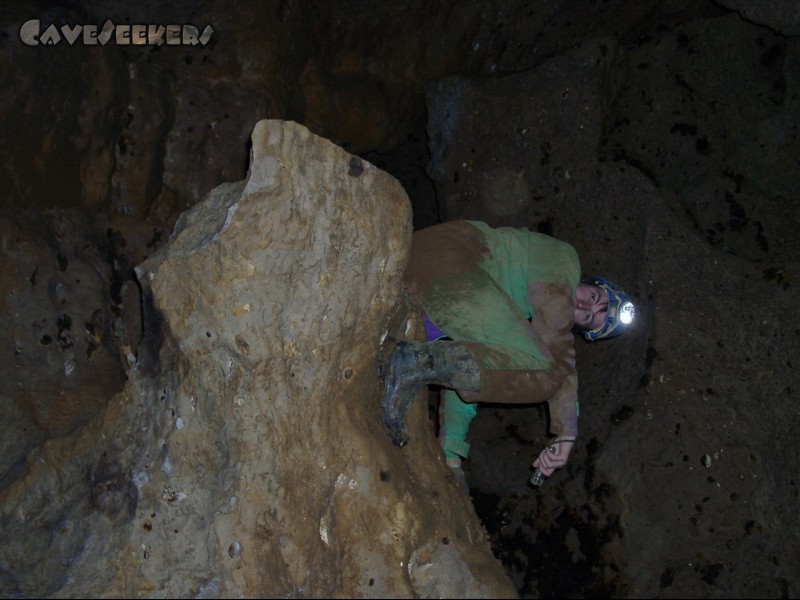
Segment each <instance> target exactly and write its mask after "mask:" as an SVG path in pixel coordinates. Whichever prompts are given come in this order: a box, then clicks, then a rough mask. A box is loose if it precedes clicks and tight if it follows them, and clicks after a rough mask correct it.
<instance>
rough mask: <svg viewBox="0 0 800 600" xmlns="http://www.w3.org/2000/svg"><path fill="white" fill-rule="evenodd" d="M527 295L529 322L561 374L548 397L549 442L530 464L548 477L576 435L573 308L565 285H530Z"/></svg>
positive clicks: (566, 454) (562, 460)
mask: <svg viewBox="0 0 800 600" xmlns="http://www.w3.org/2000/svg"><path fill="white" fill-rule="evenodd" d="M528 298H529V301H530V302H531V305H532V306H533V307H534V309H535V315H534V318H533V321H532V323H531V324H532V325H533V326H534V328H535V329H536V332H537V334H538V335H539V337H540V338H541V339H542V341H543V342H544V343H545V344H546V345H547V348H548V349H549V351H550V354H551V355H552V358H553V363H554V367H555V368H556V369H557V370H558V371H559V373H560V374H561V379H560V381H559V384H558V386H557V387H556V389H555V392H554V393H552V394H551V395H550V396H549V397H548V398H547V403H548V405H549V409H550V431H551V432H552V433H554V434H556V437H555V438H554V439H553V440H551V441H550V443H549V444H548V445H547V447H545V448H544V449H543V450H542V451H541V452H540V453H539V456H538V457H537V458H536V460H534V462H533V466H534V467H535V468H538V469H539V470H540V471H541V472H542V474H543V475H545V476H549V475H551V474H552V473H553V471H554V470H556V469H558V468H561V467H563V466H564V465H565V464H566V463H567V460H568V459H569V455H570V452H571V451H572V447H573V445H574V442H575V439H576V438H577V436H578V408H577V406H578V404H577V403H578V374H577V371H576V370H575V345H574V342H575V338H574V335H573V333H572V327H573V324H574V308H573V304H572V294H571V290H570V288H569V286H567V285H566V284H554V283H553V284H545V283H536V284H531V285H530V286H529V289H528Z"/></svg>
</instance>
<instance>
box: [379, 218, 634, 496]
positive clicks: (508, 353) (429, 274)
mask: <svg viewBox="0 0 800 600" xmlns="http://www.w3.org/2000/svg"><path fill="white" fill-rule="evenodd" d="M405 285H406V289H407V292H408V296H409V299H410V300H411V302H412V303H413V304H414V306H415V307H416V308H417V309H419V311H420V312H421V313H422V315H423V318H424V323H425V329H426V338H427V339H426V341H423V342H420V341H413V340H398V341H397V342H396V344H395V345H394V347H393V348H392V350H391V351H390V352H389V353H388V354H387V356H386V357H385V359H384V360H383V361H382V364H381V376H382V379H383V381H382V397H381V409H382V412H383V422H384V426H385V428H386V431H387V433H388V435H389V437H390V438H391V440H392V442H393V443H394V444H395V445H397V446H404V445H405V444H406V443H407V441H408V432H407V431H406V427H405V415H406V412H407V410H408V407H409V405H410V404H411V402H412V400H413V399H414V398H415V397H416V395H417V393H418V392H419V390H420V389H421V388H422V387H423V386H427V385H438V386H442V388H443V398H442V403H441V406H440V415H441V417H442V418H441V429H440V440H441V445H442V450H443V452H444V455H445V458H446V462H447V465H448V466H449V467H450V468H451V469H452V470H453V473H454V475H456V477H457V478H458V479H459V481H460V482H461V483H462V485H464V486H466V483H465V480H464V476H463V471H462V470H461V459H462V458H466V457H467V456H468V454H469V444H468V443H467V442H466V434H467V430H468V428H469V424H470V421H471V420H472V418H473V417H474V416H475V414H476V403H477V402H494V403H505V404H532V403H539V402H547V403H548V405H549V409H550V427H549V430H550V432H551V433H552V434H553V435H555V438H554V439H552V440H550V442H549V443H548V444H547V446H546V447H545V448H544V449H543V450H542V451H541V452H540V453H539V455H538V456H537V457H536V459H535V460H534V461H533V467H534V468H536V469H538V470H539V471H540V472H541V473H542V474H543V475H544V476H549V475H551V474H552V473H553V471H555V470H556V469H558V468H561V467H563V466H564V465H565V464H566V463H567V460H568V458H569V455H570V452H571V451H572V446H573V444H574V442H575V439H576V436H577V435H578V377H577V373H576V370H575V347H574V334H573V331H575V330H579V331H580V332H581V333H582V335H583V336H584V338H585V339H587V340H589V341H595V340H599V339H605V338H610V337H613V336H616V335H618V334H620V333H622V332H623V331H625V329H627V328H628V327H629V325H630V323H631V322H632V321H633V318H634V312H635V310H634V305H633V302H632V301H631V299H630V297H629V296H628V295H627V294H625V292H624V291H623V290H621V289H620V288H619V287H618V286H616V285H614V284H613V283H611V282H610V281H608V280H607V279H604V278H601V277H591V278H588V279H585V280H583V281H581V279H580V263H579V261H578V256H577V253H576V251H575V249H574V248H573V247H572V246H571V245H570V244H568V243H566V242H562V241H559V240H556V239H554V238H552V237H550V236H547V235H545V234H542V233H536V232H532V231H530V230H528V229H526V228H520V229H516V228H511V227H499V228H492V227H490V226H488V225H487V224H486V223H482V222H479V221H466V220H458V221H449V222H445V223H442V224H439V225H434V226H432V227H428V228H425V229H421V230H418V231H416V232H415V233H414V234H413V238H412V244H411V255H410V258H409V264H408V267H407V269H406V272H405Z"/></svg>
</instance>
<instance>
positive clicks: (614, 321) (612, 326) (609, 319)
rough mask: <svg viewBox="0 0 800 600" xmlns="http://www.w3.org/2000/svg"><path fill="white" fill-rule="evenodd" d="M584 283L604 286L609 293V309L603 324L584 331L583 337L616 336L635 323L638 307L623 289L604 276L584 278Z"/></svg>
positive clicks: (588, 338) (600, 337) (595, 338)
mask: <svg viewBox="0 0 800 600" xmlns="http://www.w3.org/2000/svg"><path fill="white" fill-rule="evenodd" d="M584 283H588V284H590V285H594V286H597V287H599V288H602V289H604V290H605V291H606V292H607V293H608V310H607V312H606V318H605V321H604V322H603V324H602V325H601V326H600V327H598V328H597V329H594V330H591V331H584V332H583V337H585V338H586V339H587V340H589V341H590V342H593V341H594V340H599V339H603V338H610V337H614V336H616V335H619V334H620V333H622V332H623V331H624V330H625V329H627V327H628V326H629V325H630V324H631V323H633V319H634V318H635V317H636V308H635V307H634V305H633V302H632V301H631V299H630V297H629V296H628V295H627V294H626V293H625V292H624V291H622V289H620V288H619V287H617V286H616V285H614V284H613V283H611V282H610V281H609V280H608V279H603V278H602V277H590V278H589V279H586V280H584Z"/></svg>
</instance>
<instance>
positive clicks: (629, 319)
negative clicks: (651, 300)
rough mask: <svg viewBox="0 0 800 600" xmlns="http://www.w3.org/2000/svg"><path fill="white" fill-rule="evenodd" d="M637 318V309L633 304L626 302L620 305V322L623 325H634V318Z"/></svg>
mask: <svg viewBox="0 0 800 600" xmlns="http://www.w3.org/2000/svg"><path fill="white" fill-rule="evenodd" d="M635 316H636V309H635V308H633V302H630V301H627V300H626V301H625V302H623V303H622V304H620V305H619V320H620V323H622V324H623V325H630V324H631V323H633V318H634V317H635Z"/></svg>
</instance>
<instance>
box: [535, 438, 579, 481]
mask: <svg viewBox="0 0 800 600" xmlns="http://www.w3.org/2000/svg"><path fill="white" fill-rule="evenodd" d="M574 445H575V436H569V435H565V436H558V437H557V438H555V439H553V440H550V444H549V445H548V446H547V447H546V448H545V449H544V450H542V451H541V452H540V453H539V456H538V457H537V458H536V460H534V461H533V466H534V468H536V469H539V470H540V471H541V472H542V475H544V476H545V477H550V475H552V474H553V471H555V470H556V469H560V468H561V467H563V466H564V465H565V464H567V460H569V453H570V452H572V446H574Z"/></svg>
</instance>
